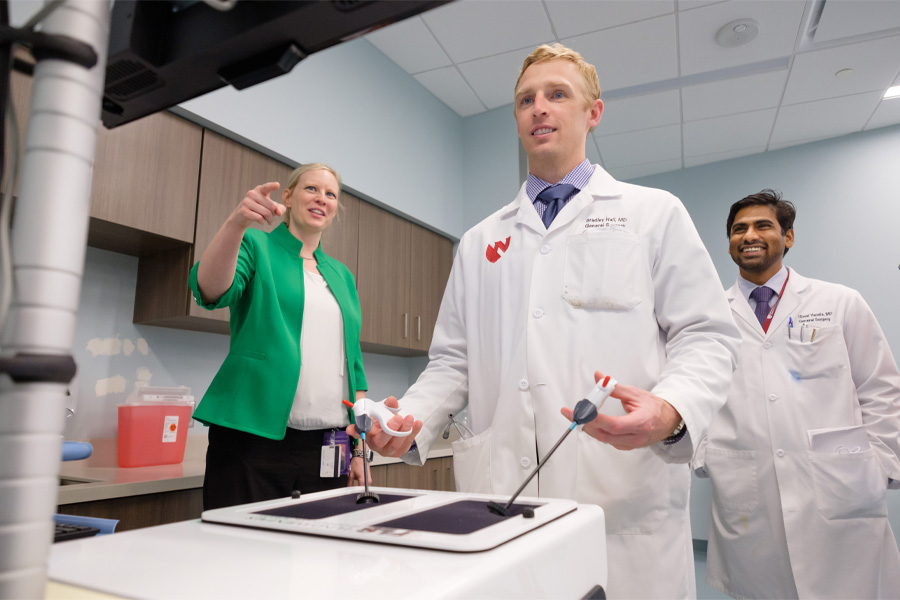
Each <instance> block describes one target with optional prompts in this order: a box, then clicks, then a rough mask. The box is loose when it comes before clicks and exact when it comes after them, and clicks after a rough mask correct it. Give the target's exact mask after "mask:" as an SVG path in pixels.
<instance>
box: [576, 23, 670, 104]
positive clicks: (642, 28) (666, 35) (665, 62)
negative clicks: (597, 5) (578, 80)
mask: <svg viewBox="0 0 900 600" xmlns="http://www.w3.org/2000/svg"><path fill="white" fill-rule="evenodd" d="M562 43H563V44H564V45H566V46H568V47H570V48H574V49H575V50H578V51H579V52H580V53H581V55H582V56H583V57H584V59H585V60H586V61H588V62H589V63H591V64H592V65H594V66H595V67H596V68H597V76H598V77H599V78H600V87H601V88H602V89H604V90H614V89H618V88H624V87H630V86H633V85H640V84H642V83H649V82H652V81H657V80H660V79H671V78H673V77H677V76H678V61H677V58H676V57H677V52H676V46H675V44H676V42H675V16H674V15H667V16H664V17H657V18H655V19H650V20H648V21H641V22H640V23H633V24H631V25H623V26H621V27H614V28H612V29H606V30H604V31H598V32H595V33H588V34H585V35H581V36H577V37H573V38H568V39H564V40H562ZM622 57H628V58H627V60H623V59H622Z"/></svg>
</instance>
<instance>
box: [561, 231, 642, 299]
mask: <svg viewBox="0 0 900 600" xmlns="http://www.w3.org/2000/svg"><path fill="white" fill-rule="evenodd" d="M642 255H643V253H642V252H641V245H640V238H639V237H638V236H637V235H636V234H634V233H631V232H629V231H604V232H597V233H585V234H581V235H575V236H572V237H570V238H569V240H568V243H567V245H566V270H565V278H564V280H563V298H564V299H565V301H566V302H568V303H569V304H570V305H571V306H572V307H574V308H599V309H604V310H617V311H628V310H631V309H632V308H634V307H635V306H637V304H638V303H639V302H640V301H641V295H640V290H641V283H640V282H641V281H642V277H643V274H644V273H645V272H646V271H647V266H646V264H642V260H641V257H642Z"/></svg>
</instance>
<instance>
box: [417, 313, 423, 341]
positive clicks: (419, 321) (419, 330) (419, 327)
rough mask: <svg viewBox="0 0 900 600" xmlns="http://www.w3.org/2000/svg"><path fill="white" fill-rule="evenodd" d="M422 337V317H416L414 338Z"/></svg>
mask: <svg viewBox="0 0 900 600" xmlns="http://www.w3.org/2000/svg"><path fill="white" fill-rule="evenodd" d="M421 339H422V317H416V340H421Z"/></svg>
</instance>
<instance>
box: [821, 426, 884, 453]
mask: <svg viewBox="0 0 900 600" xmlns="http://www.w3.org/2000/svg"><path fill="white" fill-rule="evenodd" d="M807 434H808V435H809V449H810V450H812V451H813V452H826V453H829V454H831V453H834V454H856V453H857V452H865V451H866V450H868V449H869V438H868V437H866V430H865V428H864V427H863V426H862V425H854V426H852V427H838V428H834V429H810V430H809V431H807Z"/></svg>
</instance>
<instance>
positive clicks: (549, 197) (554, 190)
mask: <svg viewBox="0 0 900 600" xmlns="http://www.w3.org/2000/svg"><path fill="white" fill-rule="evenodd" d="M577 191H578V188H576V187H575V186H574V185H570V184H568V183H557V184H555V185H551V186H550V187H548V188H546V189H544V190H543V191H542V192H541V193H540V194H538V195H537V198H536V199H537V200H538V201H539V202H543V203H544V204H545V205H546V206H547V208H545V209H544V216H543V217H541V220H542V221H543V222H544V227H548V228H549V227H550V223H552V222H553V219H555V218H556V215H557V214H559V211H560V210H562V207H563V205H565V203H566V200H568V199H569V196H571V195H572V194H574V193H575V192H577Z"/></svg>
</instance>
